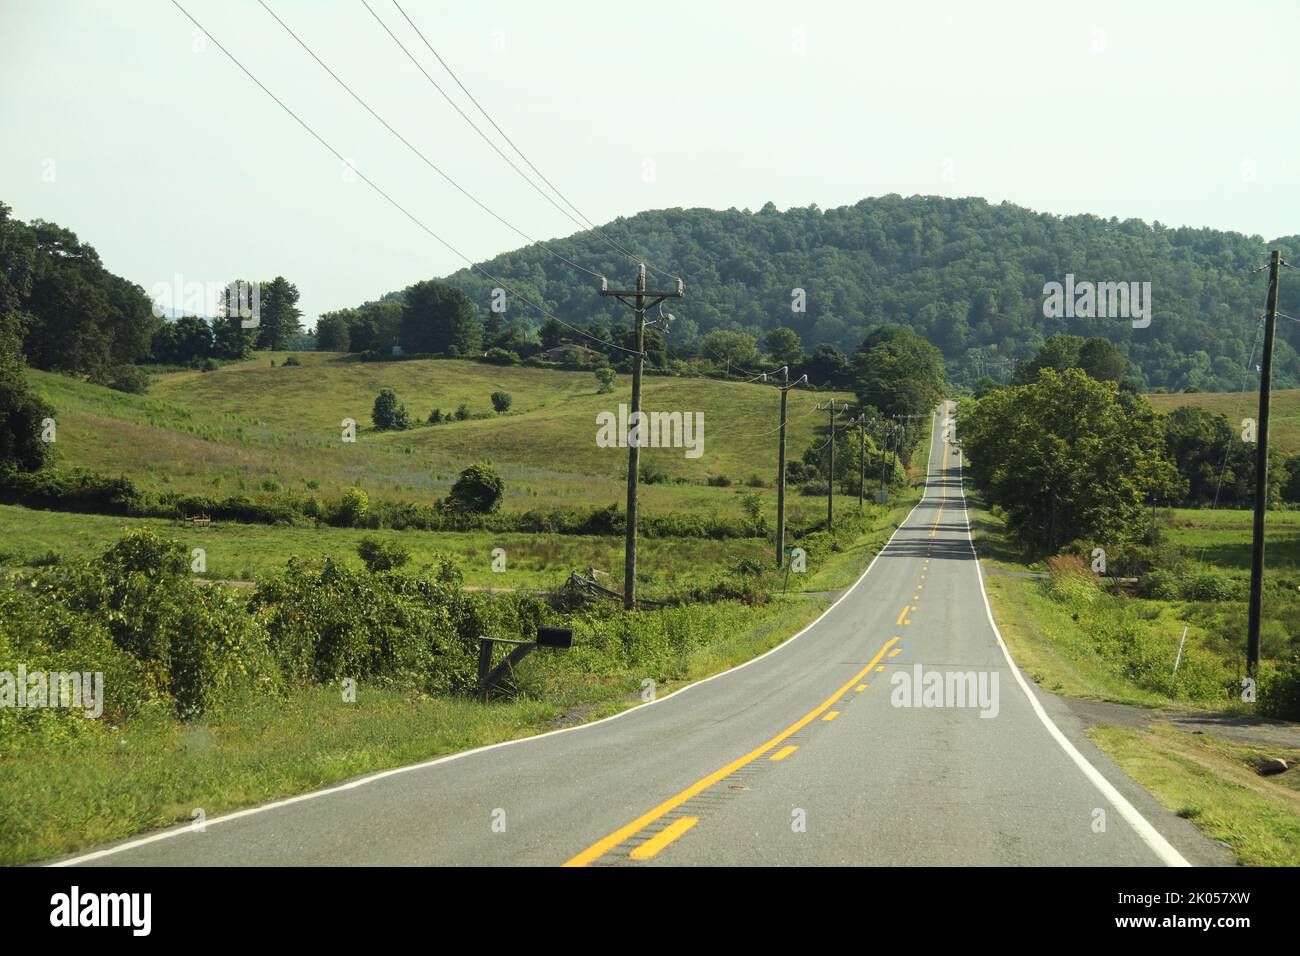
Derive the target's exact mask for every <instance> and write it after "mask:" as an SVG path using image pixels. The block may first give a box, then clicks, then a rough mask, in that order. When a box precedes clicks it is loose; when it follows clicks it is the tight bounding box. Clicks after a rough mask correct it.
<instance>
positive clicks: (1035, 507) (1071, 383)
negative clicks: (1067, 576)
mask: <svg viewBox="0 0 1300 956" xmlns="http://www.w3.org/2000/svg"><path fill="white" fill-rule="evenodd" d="M961 436H962V445H963V448H964V449H965V450H966V452H967V454H968V460H967V462H966V467H967V473H968V474H969V476H970V478H971V481H972V483H973V484H974V485H975V487H976V489H977V490H979V492H980V493H981V494H982V495H983V496H984V497H985V498H986V499H987V500H988V501H990V502H991V503H993V504H996V505H999V506H1000V507H1002V508H1003V509H1004V510H1005V511H1006V514H1007V522H1008V526H1009V527H1010V529H1011V530H1012V531H1013V533H1014V534H1015V535H1016V536H1017V537H1018V538H1019V539H1020V540H1021V542H1022V543H1024V544H1025V545H1027V546H1029V547H1031V548H1036V549H1042V550H1045V551H1048V552H1054V551H1056V550H1057V548H1059V547H1060V546H1061V545H1062V544H1064V543H1066V542H1068V541H1073V540H1075V539H1078V538H1084V539H1087V540H1095V541H1106V542H1109V541H1120V542H1122V541H1132V540H1134V539H1135V538H1137V537H1140V536H1141V535H1142V534H1143V533H1144V532H1145V531H1146V530H1147V528H1148V527H1149V522H1148V520H1147V518H1146V515H1145V510H1144V505H1145V504H1146V503H1147V501H1148V500H1149V499H1150V497H1151V496H1152V495H1153V494H1156V495H1160V496H1167V495H1168V492H1169V490H1170V489H1171V487H1172V486H1173V484H1174V481H1175V473H1174V469H1173V466H1172V465H1171V464H1170V463H1169V462H1168V460H1167V459H1166V458H1165V457H1164V440H1163V438H1164V436H1163V434H1162V431H1161V428H1160V424H1159V421H1158V420H1157V417H1156V413H1155V412H1154V410H1152V409H1151V407H1150V406H1149V405H1148V404H1147V403H1146V402H1144V401H1142V400H1141V399H1140V398H1131V397H1130V396H1125V395H1122V394H1121V393H1120V392H1119V390H1118V388H1117V387H1116V385H1115V384H1114V383H1111V382H1099V381H1097V380H1096V379H1093V378H1090V377H1088V376H1087V375H1086V374H1084V373H1083V372H1082V371H1080V370H1078V369H1069V370H1067V371H1064V372H1060V373H1057V372H1055V371H1052V370H1051V369H1043V370H1042V371H1041V372H1040V374H1039V378H1038V380H1037V381H1036V382H1035V383H1033V384H1032V385H1023V386H1018V387H1014V388H1004V389H998V390H996V391H994V392H992V393H990V394H989V395H987V396H985V397H984V398H981V399H978V400H975V401H969V402H963V403H962V405H961Z"/></svg>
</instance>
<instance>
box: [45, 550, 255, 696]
mask: <svg viewBox="0 0 1300 956" xmlns="http://www.w3.org/2000/svg"><path fill="white" fill-rule="evenodd" d="M189 563H190V555H189V551H188V549H186V547H185V546H184V545H183V544H181V543H180V542H179V541H174V540H169V539H163V538H160V537H159V536H158V535H156V534H154V533H153V532H152V531H149V530H146V529H137V530H135V531H131V532H129V533H128V534H127V535H126V536H124V537H123V538H122V539H121V540H119V541H118V542H117V543H115V544H114V545H113V546H112V547H111V548H109V549H108V551H106V552H105V553H104V555H103V556H102V557H101V558H99V559H98V560H95V561H91V562H83V563H80V564H77V565H67V566H60V567H59V568H57V569H55V570H53V571H48V572H42V574H41V575H40V576H38V577H37V578H36V579H35V580H34V581H33V594H34V595H35V596H36V598H37V600H39V601H43V602H53V603H58V604H62V605H63V606H64V607H66V608H68V609H69V610H71V611H73V612H75V613H78V614H81V615H84V616H85V618H86V619H88V620H93V621H97V622H103V626H104V627H105V629H106V630H107V632H108V634H109V636H110V637H111V639H112V641H113V644H114V645H116V646H117V647H119V648H121V649H122V650H124V651H126V652H127V653H129V654H130V655H132V657H134V658H135V659H136V660H137V661H138V662H139V663H140V667H141V671H142V673H143V674H144V675H145V676H146V678H147V679H148V680H149V681H151V682H152V683H153V684H154V685H155V686H158V687H161V688H164V689H165V690H166V691H167V693H168V695H169V696H170V698H171V700H172V702H173V705H174V707H175V710H176V713H177V715H178V716H181V717H185V718H190V717H194V716H198V715H200V714H202V713H204V712H205V711H206V710H207V709H208V707H209V706H210V705H211V704H212V703H213V702H214V701H215V700H217V699H218V697H219V696H220V694H221V693H222V692H223V691H225V690H228V689H230V688H231V687H232V686H234V684H235V683H236V682H240V683H244V682H246V681H247V680H248V679H249V678H252V679H254V680H255V681H257V682H259V683H261V684H263V685H264V686H268V687H274V686H275V684H276V674H275V672H274V668H273V667H272V666H271V664H270V659H269V656H268V652H267V647H266V635H265V633H264V632H263V631H262V629H261V625H260V622H258V621H257V619H256V618H253V617H250V616H249V615H248V614H247V613H246V610H245V608H244V606H243V604H242V602H241V601H240V599H239V597H238V596H236V595H234V594H232V593H231V592H229V591H227V590H225V589H223V588H215V587H210V586H207V585H203V584H199V583H197V582H196V581H194V580H193V579H192V578H190V577H189V576H188V575H189Z"/></svg>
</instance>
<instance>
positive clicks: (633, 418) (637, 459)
mask: <svg viewBox="0 0 1300 956" xmlns="http://www.w3.org/2000/svg"><path fill="white" fill-rule="evenodd" d="M600 294H601V295H605V296H613V297H614V298H616V299H618V300H619V301H620V302H622V303H623V304H624V305H626V306H628V307H629V308H631V309H632V314H633V316H634V318H633V325H632V329H633V332H634V333H635V341H634V345H635V349H634V350H630V351H632V403H631V406H630V407H629V409H628V416H627V420H628V425H629V434H628V443H627V535H626V546H625V550H624V556H623V607H624V609H625V610H628V611H634V610H636V502H637V486H638V483H639V479H640V477H641V476H640V471H639V469H640V464H641V442H642V440H643V436H644V435H645V434H646V433H645V431H644V430H643V429H642V427H641V425H642V422H641V369H642V366H643V365H644V364H645V326H646V322H645V313H646V309H650V308H653V307H654V306H656V305H658V304H659V303H660V302H663V301H664V300H665V299H672V298H676V299H680V298H681V297H682V296H683V295H684V294H685V291H684V290H683V288H682V280H681V279H678V280H677V288H676V290H674V291H672V292H647V291H646V287H645V263H641V267H640V269H638V270H637V276H636V288H635V289H634V290H631V291H628V290H619V289H611V288H609V283H608V281H607V280H605V279H601V280H600Z"/></svg>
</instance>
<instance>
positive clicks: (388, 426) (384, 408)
mask: <svg viewBox="0 0 1300 956" xmlns="http://www.w3.org/2000/svg"><path fill="white" fill-rule="evenodd" d="M370 420H371V421H372V422H374V423H375V428H377V429H379V430H380V431H390V430H401V429H404V428H409V427H410V425H411V420H410V418H409V417H408V416H407V414H406V406H405V405H403V404H401V403H400V402H398V400H397V393H395V392H394V391H393V390H392V389H391V388H381V389H380V390H379V395H378V396H376V398H375V407H374V408H373V409H372V410H371V412H370Z"/></svg>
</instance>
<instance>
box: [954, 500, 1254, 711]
mask: <svg viewBox="0 0 1300 956" xmlns="http://www.w3.org/2000/svg"><path fill="white" fill-rule="evenodd" d="M968 508H969V511H970V515H971V521H972V527H973V529H974V532H975V538H976V547H977V549H978V550H979V553H980V558H981V564H982V565H983V567H984V568H985V576H984V583H985V588H986V590H987V591H988V595H989V603H990V605H991V606H992V609H993V615H994V618H995V619H996V620H997V622H998V629H999V630H1000V631H1001V632H1002V636H1003V639H1004V640H1005V641H1006V643H1007V647H1008V648H1009V649H1010V651H1011V654H1012V657H1014V658H1015V660H1016V662H1017V663H1018V664H1019V665H1020V667H1021V668H1022V669H1024V671H1025V672H1026V673H1027V674H1029V675H1030V676H1031V677H1032V678H1033V679H1034V680H1035V681H1037V682H1038V683H1039V684H1040V685H1041V686H1042V687H1043V688H1044V689H1046V690H1048V691H1050V692H1052V693H1054V694H1063V695H1065V696H1067V697H1076V698H1080V699H1084V700H1106V701H1114V702H1117V703H1123V704H1133V705H1137V706H1142V707H1177V708H1181V709H1185V710H1193V711H1211V712H1216V713H1237V712H1242V711H1243V708H1244V706H1245V705H1242V704H1239V703H1237V702H1235V701H1233V700H1229V699H1228V697H1227V694H1226V690H1225V691H1224V693H1223V696H1222V697H1215V698H1214V699H1205V698H1204V697H1203V694H1191V695H1189V694H1188V693H1186V692H1184V693H1176V691H1178V690H1183V691H1186V690H1187V687H1186V685H1185V684H1183V683H1181V682H1182V681H1184V680H1186V679H1188V678H1189V676H1190V675H1189V671H1188V670H1187V668H1189V667H1192V668H1196V667H1198V666H1199V667H1200V670H1201V683H1200V684H1199V685H1198V687H1199V688H1200V690H1201V691H1204V687H1205V684H1206V683H1209V682H1212V681H1213V679H1214V676H1215V673H1214V668H1215V666H1216V665H1215V662H1216V661H1217V660H1219V658H1221V657H1222V648H1221V647H1219V645H1218V643H1217V642H1216V640H1215V637H1214V635H1212V634H1211V633H1210V632H1208V631H1207V630H1206V629H1205V628H1204V627H1202V626H1201V621H1200V620H1199V619H1198V618H1197V615H1195V614H1194V613H1192V611H1193V609H1192V608H1189V606H1188V604H1187V602H1182V601H1156V600H1140V599H1137V598H1115V597H1113V596H1111V595H1107V594H1104V593H1103V594H1100V595H1099V596H1098V598H1097V602H1096V604H1095V605H1094V606H1093V607H1091V608H1081V607H1079V606H1078V605H1075V604H1071V603H1068V602H1062V601H1059V600H1056V599H1054V598H1053V597H1052V596H1051V594H1050V593H1049V590H1048V587H1047V582H1045V581H1044V580H1042V579H1033V578H1021V577H1013V576H1010V575H1001V574H990V573H988V568H989V566H990V565H993V566H994V567H997V568H1002V569H1007V570H1014V571H1022V572H1023V571H1028V570H1030V569H1031V567H1032V566H1031V565H1029V564H1027V563H1023V561H1022V562H1021V563H1017V562H1016V560H1015V558H1016V549H1015V547H1014V546H1013V545H1012V544H1011V543H1010V542H1009V541H1008V540H1007V535H1006V530H1005V526H1004V524H1003V523H1002V522H1001V521H1000V520H999V519H998V518H996V517H995V516H993V515H992V514H991V513H990V512H989V511H988V510H987V509H986V508H985V507H984V506H983V505H982V504H981V503H979V502H977V501H974V500H971V501H969V503H968ZM987 553H992V554H995V555H997V556H998V558H997V560H995V561H986V560H984V556H985V554H987ZM1122 611H1128V612H1130V613H1129V616H1128V618H1127V619H1126V625H1127V628H1128V630H1127V632H1126V633H1127V634H1128V638H1127V639H1128V640H1130V641H1143V642H1146V643H1147V644H1148V651H1147V653H1148V654H1154V655H1155V657H1156V659H1155V660H1154V661H1153V660H1151V659H1150V658H1148V659H1147V660H1145V661H1143V662H1141V663H1142V666H1143V670H1142V671H1141V674H1142V675H1143V679H1142V681H1141V682H1139V681H1138V680H1137V679H1135V677H1134V675H1133V673H1131V672H1126V671H1125V670H1124V669H1123V668H1122V667H1121V666H1119V665H1118V664H1117V662H1116V659H1115V658H1114V657H1113V656H1107V655H1106V654H1105V653H1104V648H1103V646H1102V645H1101V643H1100V642H1099V640H1098V631H1099V627H1098V621H1099V617H1100V616H1102V615H1111V616H1114V615H1118V614H1119V613H1121V612H1122ZM1184 626H1187V628H1188V631H1187V644H1186V647H1185V648H1184V650H1183V657H1182V661H1181V665H1182V670H1181V671H1180V676H1179V680H1180V684H1179V685H1178V686H1177V687H1176V686H1174V685H1173V682H1172V674H1173V667H1174V661H1175V658H1176V657H1177V656H1178V644H1179V641H1180V639H1181V637H1182V632H1183V627H1184ZM1152 649H1153V650H1152ZM1166 658H1167V661H1166V660H1165V659H1166ZM1163 675H1169V677H1170V681H1169V685H1168V686H1167V687H1166V686H1165V685H1164V676H1163ZM1222 676H1224V677H1225V678H1226V677H1227V676H1228V675H1227V674H1224V675H1222ZM1153 684H1156V685H1158V687H1159V689H1156V687H1153V686H1152V685H1153Z"/></svg>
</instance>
